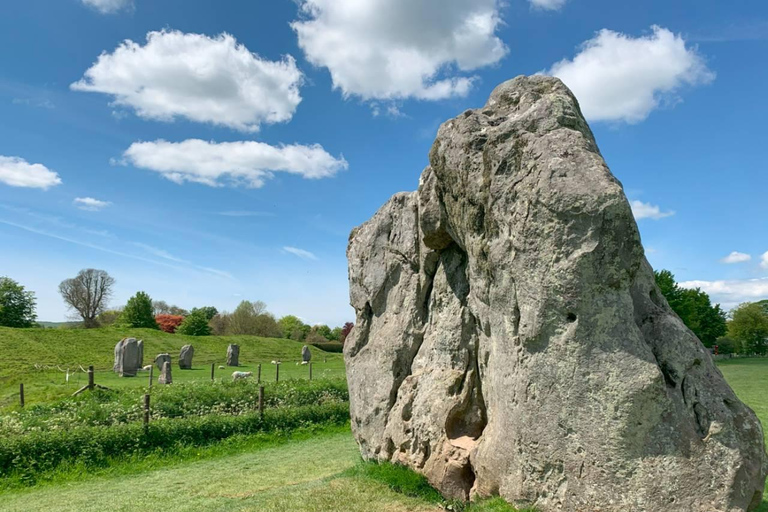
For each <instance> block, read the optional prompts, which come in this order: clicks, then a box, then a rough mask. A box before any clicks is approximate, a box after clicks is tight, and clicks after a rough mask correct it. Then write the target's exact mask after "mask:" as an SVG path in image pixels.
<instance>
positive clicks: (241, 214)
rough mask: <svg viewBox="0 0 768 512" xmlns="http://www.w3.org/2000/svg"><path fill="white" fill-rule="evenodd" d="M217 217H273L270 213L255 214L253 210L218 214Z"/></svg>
mask: <svg viewBox="0 0 768 512" xmlns="http://www.w3.org/2000/svg"><path fill="white" fill-rule="evenodd" d="M217 215H221V216H223V217H274V216H275V214H274V213H272V212H257V211H253V210H230V211H226V212H218V213H217Z"/></svg>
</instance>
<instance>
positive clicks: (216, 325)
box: [208, 313, 232, 336]
mask: <svg viewBox="0 0 768 512" xmlns="http://www.w3.org/2000/svg"><path fill="white" fill-rule="evenodd" d="M231 316H232V315H230V314H229V313H219V314H218V315H216V316H215V317H213V318H211V320H210V321H209V322H208V325H209V326H210V328H211V334H214V335H216V336H224V335H226V334H229V319H230V317H231Z"/></svg>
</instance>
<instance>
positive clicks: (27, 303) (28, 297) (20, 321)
mask: <svg viewBox="0 0 768 512" xmlns="http://www.w3.org/2000/svg"><path fill="white" fill-rule="evenodd" d="M35 304H36V303H35V294H34V293H33V292H28V291H25V290H24V287H23V286H21V285H20V284H19V283H17V282H16V281H14V280H13V279H11V278H8V277H0V325H2V326H4V327H33V326H34V325H35V320H36V319H37V315H36V314H35Z"/></svg>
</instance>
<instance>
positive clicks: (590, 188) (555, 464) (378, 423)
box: [344, 76, 767, 512]
mask: <svg viewBox="0 0 768 512" xmlns="http://www.w3.org/2000/svg"><path fill="white" fill-rule="evenodd" d="M347 255H348V258H349V279H350V297H351V303H352V306H353V307H354V308H355V310H356V312H357V322H356V324H355V328H354V330H353V331H352V334H351V335H350V338H349V339H348V340H347V342H346V344H345V348H344V355H345V361H346V366H347V379H348V382H349V390H350V406H351V407H350V409H351V415H352V428H353V431H354V434H355V437H356V439H357V441H358V443H359V445H360V449H361V452H362V454H363V456H364V457H365V458H367V459H378V460H390V461H393V462H397V463H402V464H406V465H408V466H410V467H412V468H414V469H415V470H417V471H419V472H421V473H423V474H424V475H426V476H427V477H428V478H429V480H430V482H431V483H432V484H434V485H435V486H436V487H438V488H439V489H440V490H441V491H442V492H443V493H444V494H446V495H448V496H452V497H458V498H467V497H470V496H474V495H480V496H487V495H494V494H500V495H501V496H502V497H503V498H505V499H506V500H507V501H509V502H513V503H517V504H532V505H535V506H536V507H538V509H539V510H542V511H543V512H549V511H554V510H558V511H580V512H584V511H598V510H599V511H601V512H612V511H681V512H682V511H686V512H691V511H724V512H725V511H728V512H733V511H740V510H751V509H754V508H755V507H756V506H757V505H758V504H759V502H760V499H761V496H762V492H763V488H764V482H765V475H766V469H767V464H766V454H765V448H764V443H763V431H762V427H761V425H760V423H759V421H758V420H757V418H756V416H755V414H754V413H753V412H752V411H751V410H750V409H749V408H747V407H746V406H745V405H744V404H743V403H742V402H741V401H740V400H739V399H738V398H737V397H736V396H735V394H734V393H733V391H732V390H731V389H730V387H729V386H728V384H727V383H726V382H725V380H724V379H723V376H722V375H721V373H720V372H719V370H718V369H717V368H716V366H715V365H714V364H713V362H712V359H711V357H710V355H709V353H708V351H707V350H706V349H705V348H704V347H703V346H702V344H701V342H700V341H699V340H698V339H697V338H696V337H695V336H694V334H693V333H691V331H689V330H688V329H687V328H686V327H685V325H684V324H683V323H682V322H681V321H680V319H679V318H678V317H677V316H676V315H675V314H674V313H673V312H672V310H671V309H670V307H669V306H668V304H667V302H666V301H665V299H664V297H663V296H662V295H661V293H660V292H659V290H658V288H657V287H656V285H655V282H654V277H653V272H652V269H651V267H650V265H649V264H648V262H647V261H646V259H645V256H644V252H643V248H642V245H641V242H640V236H639V234H638V230H637V226H636V224H635V221H634V219H633V216H632V212H631V209H630V205H629V203H628V202H627V199H626V197H625V195H624V192H623V190H622V187H621V184H620V183H619V182H618V181H617V180H616V179H615V178H614V177H613V176H612V174H611V172H610V171H609V169H608V167H607V166H606V164H605V162H604V161H603V158H602V157H601V155H600V152H599V150H598V147H597V144H596V143H595V140H594V137H593V135H592V133H591V131H590V129H589V127H588V126H587V123H586V122H585V120H584V118H583V117H582V115H581V112H580V110H579V106H578V103H577V102H576V100H575V98H574V97H573V95H572V94H571V92H570V91H569V90H568V89H567V88H566V87H565V86H564V85H563V84H562V83H561V82H560V81H559V80H557V79H554V78H548V77H539V76H535V77H518V78H516V79H514V80H511V81H509V82H506V83H504V84H502V85H500V86H499V87H497V88H496V89H495V90H494V91H493V94H492V95H491V97H490V99H489V100H488V103H487V104H486V106H485V107H483V108H481V109H478V110H470V111H467V112H465V113H464V114H462V115H460V116H459V117H457V118H456V119H453V120H450V121H448V122H446V123H445V124H443V125H442V127H441V128H440V130H439V132H438V135H437V139H436V140H435V143H434V145H433V146H432V150H431V152H430V166H429V167H427V168H426V170H424V172H423V174H422V176H421V180H420V183H419V189H418V191H417V192H413V193H401V194H397V195H395V196H394V197H393V198H392V199H391V200H390V201H389V202H388V203H387V204H386V205H384V206H383V207H382V208H381V209H380V210H379V211H378V212H377V213H376V214H375V215H374V217H373V218H372V219H371V220H370V221H368V222H366V223H365V224H363V225H362V226H360V227H358V228H356V229H355V230H354V231H353V232H352V234H351V236H350V243H349V248H348V250H347Z"/></svg>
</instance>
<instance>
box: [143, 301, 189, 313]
mask: <svg viewBox="0 0 768 512" xmlns="http://www.w3.org/2000/svg"><path fill="white" fill-rule="evenodd" d="M152 312H153V313H154V314H155V316H157V315H180V316H187V315H188V314H189V311H187V310H186V309H184V308H180V307H179V306H169V305H168V303H167V302H165V301H164V300H153V301H152Z"/></svg>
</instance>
